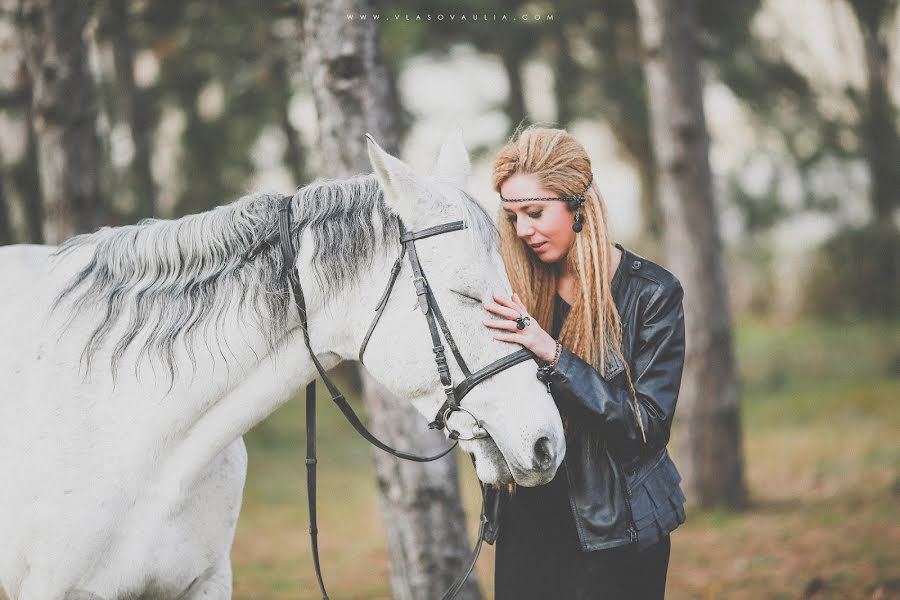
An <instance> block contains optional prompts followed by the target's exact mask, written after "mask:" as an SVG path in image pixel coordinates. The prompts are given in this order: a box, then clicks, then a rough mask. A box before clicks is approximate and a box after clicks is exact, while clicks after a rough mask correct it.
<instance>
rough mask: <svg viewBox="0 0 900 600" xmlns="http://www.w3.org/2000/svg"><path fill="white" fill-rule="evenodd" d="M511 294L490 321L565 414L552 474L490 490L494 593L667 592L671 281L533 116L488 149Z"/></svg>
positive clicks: (672, 510)
mask: <svg viewBox="0 0 900 600" xmlns="http://www.w3.org/2000/svg"><path fill="white" fill-rule="evenodd" d="M493 187H494V189H495V190H496V191H498V192H499V193H500V196H501V210H500V223H499V226H500V231H501V254H502V255H503V259H504V262H505V263H506V269H507V272H508V273H509V277H510V281H511V282H512V287H513V290H515V291H516V292H517V294H513V295H512V297H510V298H502V297H499V296H494V302H495V303H488V304H487V305H486V306H485V307H486V309H487V310H488V311H489V312H490V313H491V316H492V317H493V318H490V319H487V320H485V325H486V326H487V327H490V328H492V329H493V330H495V337H496V339H498V340H504V341H509V342H514V343H517V344H520V345H521V346H523V347H525V348H528V349H529V350H531V351H532V352H534V354H535V355H536V356H537V357H538V360H539V361H540V362H541V364H542V366H541V367H540V368H539V369H538V374H537V375H538V378H539V379H541V380H542V381H544V382H545V383H546V384H547V386H548V390H549V391H550V393H551V394H552V395H553V399H554V401H555V402H556V404H557V406H558V408H559V411H560V415H561V416H562V418H563V423H564V425H565V427H566V432H567V433H566V440H567V451H566V458H565V461H564V462H563V464H562V465H561V466H560V468H559V470H558V471H557V473H556V477H555V478H554V479H553V481H552V482H551V483H549V484H547V485H544V486H539V487H535V488H525V487H517V488H515V489H513V490H510V491H503V492H502V500H503V502H502V503H501V510H500V516H499V538H498V540H497V554H496V573H495V581H496V583H495V589H496V591H495V594H496V596H495V597H496V598H497V599H498V600H504V599H510V598H515V599H519V600H521V599H523V598H524V599H527V598H535V599H552V600H562V599H566V598H579V599H581V598H585V599H588V598H589V599H592V600H601V599H606V598H613V599H616V600H625V599H629V598H634V599H640V600H653V599H657V598H663V597H664V594H665V584H666V572H667V570H668V562H669V549H670V545H669V533H670V532H671V531H672V530H673V529H675V528H676V527H678V525H679V524H681V523H683V522H684V518H685V515H684V508H683V505H684V496H683V494H682V492H681V489H680V488H679V482H680V480H681V477H680V476H679V474H678V471H677V470H676V468H675V465H674V463H673V462H672V460H671V458H670V457H669V454H668V452H667V450H666V444H667V443H668V441H669V433H670V427H671V424H672V417H673V414H674V412H675V404H676V401H677V399H678V389H679V386H680V384H681V372H682V366H683V364H684V313H683V309H682V296H683V291H682V288H681V284H680V283H679V281H678V280H677V279H676V278H675V276H674V275H672V274H671V273H670V272H668V271H666V270H665V269H664V268H662V267H661V266H659V265H657V264H654V263H652V262H651V261H649V260H647V259H645V258H643V257H641V256H638V255H637V254H635V253H633V252H631V251H629V250H628V249H626V248H623V247H622V246H621V245H620V244H612V243H611V242H610V238H609V232H608V228H607V216H606V207H605V205H604V202H603V199H602V198H601V196H600V193H599V192H598V191H597V188H596V186H595V184H594V183H593V176H592V174H591V162H590V159H589V158H588V156H587V153H586V152H585V150H584V148H583V147H582V146H581V144H579V143H578V142H577V141H576V140H575V138H573V137H572V136H571V135H569V134H567V133H566V132H565V131H562V130H558V129H547V128H540V127H530V128H528V129H525V130H524V131H522V132H521V133H520V134H519V136H518V137H517V138H516V139H515V140H514V141H512V142H511V143H510V144H508V145H507V146H506V147H504V148H503V149H502V150H501V151H500V152H499V153H498V154H497V157H496V159H495V161H494V170H493Z"/></svg>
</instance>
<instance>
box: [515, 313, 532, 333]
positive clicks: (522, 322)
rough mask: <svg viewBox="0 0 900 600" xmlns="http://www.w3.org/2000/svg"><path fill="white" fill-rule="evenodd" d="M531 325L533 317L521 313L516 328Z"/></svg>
mask: <svg viewBox="0 0 900 600" xmlns="http://www.w3.org/2000/svg"><path fill="white" fill-rule="evenodd" d="M529 325H531V317H529V316H527V315H526V316H522V315H519V318H518V319H516V329H519V330H521V329H525V328H526V327H528V326H529Z"/></svg>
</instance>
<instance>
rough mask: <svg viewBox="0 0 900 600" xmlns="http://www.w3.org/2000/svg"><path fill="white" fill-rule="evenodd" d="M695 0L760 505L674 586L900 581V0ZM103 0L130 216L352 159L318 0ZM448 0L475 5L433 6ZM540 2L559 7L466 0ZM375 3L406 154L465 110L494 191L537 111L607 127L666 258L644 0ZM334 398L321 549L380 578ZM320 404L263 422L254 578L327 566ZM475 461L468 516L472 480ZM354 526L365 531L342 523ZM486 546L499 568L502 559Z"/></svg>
mask: <svg viewBox="0 0 900 600" xmlns="http://www.w3.org/2000/svg"><path fill="white" fill-rule="evenodd" d="M697 1H698V4H699V11H698V15H699V17H700V23H699V28H698V30H697V31H696V37H697V39H698V41H699V43H700V46H701V48H702V54H703V69H704V71H703V74H704V77H705V90H704V98H705V101H706V116H707V120H708V122H709V127H710V134H711V137H712V144H711V153H710V160H711V163H712V168H713V173H714V176H715V187H716V192H717V194H716V201H717V203H718V205H719V212H720V215H721V230H722V234H723V238H724V242H725V249H726V266H727V275H728V283H729V291H730V294H731V298H730V300H731V303H732V306H733V310H734V314H735V316H736V323H737V346H738V347H737V351H738V361H739V368H740V377H741V383H742V386H743V388H744V393H745V396H744V411H745V413H746V417H747V418H746V421H745V429H746V431H747V435H746V439H747V442H746V444H747V463H748V480H749V485H750V489H751V496H752V498H753V503H752V505H751V507H750V510H749V511H748V513H746V514H744V515H741V516H735V515H728V514H724V513H716V512H710V513H704V514H697V515H695V516H693V517H692V519H691V520H690V521H689V522H688V524H687V525H686V526H685V528H684V530H683V532H679V533H677V534H676V538H675V544H676V546H675V547H676V549H677V551H676V553H675V554H673V567H672V569H671V571H670V573H671V575H670V580H671V584H670V590H671V596H672V597H675V598H717V597H727V598H762V597H765V598H798V597H808V598H896V597H900V569H898V565H900V555H898V550H897V549H898V548H900V521H898V518H897V516H898V512H897V510H896V508H897V502H898V500H900V449H898V444H897V440H898V439H900V410H898V408H897V402H896V401H897V398H898V397H900V327H898V316H900V264H898V261H900V233H898V224H900V212H898V204H900V143H898V129H900V119H898V106H900V60H898V56H900V16H898V3H897V2H896V0H811V1H810V2H806V3H797V2H792V0H737V1H735V2H720V1H715V0H697ZM17 7H18V2H17V0H0V243H29V242H35V243H40V242H43V241H45V240H44V239H43V238H42V233H41V221H42V219H44V218H45V216H44V215H43V212H42V203H41V189H40V181H39V177H38V174H37V173H36V167H35V165H36V159H35V141H34V132H33V131H32V129H31V126H30V122H31V116H30V102H31V90H30V81H29V75H28V73H27V70H26V69H25V68H24V64H23V61H24V59H23V52H22V50H21V44H20V42H19V39H18V35H19V34H18V28H19V25H20V23H19V22H18V20H17V19H18V13H17V10H18V9H17ZM90 7H91V14H90V19H89V23H88V27H87V28H86V30H85V32H84V35H85V39H86V41H87V42H88V45H89V51H90V63H91V72H92V74H93V76H94V79H95V82H96V85H97V89H98V92H99V94H98V98H99V102H98V106H97V112H98V118H97V131H98V133H99V137H100V143H101V148H102V153H103V158H102V160H101V165H102V168H101V172H99V173H97V177H98V178H99V180H100V188H101V189H102V190H103V197H104V198H105V199H106V200H105V201H106V203H107V206H106V207H105V208H106V210H107V214H108V222H109V224H111V225H118V224H125V223H132V222H135V221H136V220H138V219H140V218H144V217H148V216H156V217H162V218H173V217H178V216H180V215H184V214H188V213H193V212H198V211H203V210H207V209H209V208H211V207H213V206H216V205H219V204H223V203H227V202H229V201H232V200H234V199H236V198H237V197H239V196H241V195H243V194H245V193H247V192H249V191H251V190H255V189H260V188H265V189H277V190H279V191H282V192H290V191H291V190H292V189H294V188H296V187H297V186H300V185H302V184H304V183H306V182H308V181H310V180H311V179H312V178H315V177H328V176H329V175H330V174H329V170H328V165H325V164H322V160H321V158H320V156H319V155H318V153H317V149H316V142H315V140H316V137H317V130H316V117H315V110H314V108H313V103H312V100H311V96H310V93H309V90H308V89H307V87H306V85H307V84H306V82H305V80H304V77H303V74H302V72H301V58H302V57H301V45H300V42H299V38H300V33H299V21H300V19H299V17H300V15H299V8H298V4H297V3H294V2H288V1H285V0H253V1H252V2H251V1H250V0H214V1H207V0H183V1H181V2H177V3H172V2H151V1H149V0H96V1H95V2H93V3H90ZM450 13H454V14H456V15H463V14H465V15H469V18H468V19H467V20H466V21H462V20H455V21H453V22H451V21H450V20H449V19H444V20H442V21H440V22H438V21H437V15H438V14H445V15H449V14H450ZM520 13H521V14H529V15H544V16H545V17H546V15H551V14H552V19H546V18H543V19H542V20H539V21H530V22H524V21H521V20H519V21H516V22H496V21H491V20H488V21H484V20H482V21H480V22H479V21H478V20H474V19H472V18H471V17H472V16H475V15H479V16H480V15H485V16H486V17H487V18H494V17H495V16H498V15H502V14H507V15H515V14H520ZM375 14H379V15H380V20H379V22H378V32H379V36H380V46H381V52H382V58H383V59H384V61H385V63H386V66H387V74H388V77H389V79H390V81H389V84H390V85H391V86H393V87H394V89H395V90H396V91H397V94H396V96H397V98H398V99H399V102H400V104H401V106H400V114H401V119H400V129H401V132H400V133H401V140H402V142H401V148H402V151H401V155H402V157H403V158H405V159H406V160H408V161H409V162H410V163H412V164H413V165H414V166H416V167H418V168H423V169H427V168H428V166H429V165H430V162H431V161H432V160H433V157H434V156H435V151H436V148H437V146H438V144H439V140H440V139H441V136H442V134H443V133H444V132H445V131H446V130H447V129H448V128H449V127H451V126H454V125H461V126H462V128H463V131H464V134H465V137H466V139H467V142H468V144H469V148H470V151H471V152H472V154H473V159H474V164H475V173H474V177H473V179H472V184H471V186H472V190H473V191H474V192H476V193H477V194H478V195H479V196H481V197H484V198H485V199H488V200H489V199H492V198H493V192H492V191H491V190H490V187H489V181H488V180H489V162H490V156H491V153H492V152H493V151H495V150H496V149H497V148H499V146H500V145H502V143H503V142H504V141H505V140H506V139H507V137H508V136H509V135H510V134H511V133H512V132H513V131H514V130H515V129H516V127H517V126H519V125H520V124H521V123H530V122H542V123H548V124H554V125H558V126H561V127H564V128H568V129H570V130H571V131H572V132H573V133H575V135H576V136H577V137H579V139H580V140H582V141H583V142H584V143H585V145H586V146H588V148H589V150H590V151H591V155H592V160H593V168H594V172H595V177H596V178H597V180H598V182H599V184H600V189H601V190H602V191H603V193H604V196H605V198H606V200H607V202H608V205H609V208H610V214H611V220H612V225H613V232H614V237H616V238H617V239H619V240H621V241H622V242H623V243H625V245H626V246H629V247H631V248H633V249H635V251H637V252H639V253H641V254H643V255H645V256H648V257H650V258H653V259H656V260H658V261H659V262H661V263H663V264H665V263H666V261H665V257H664V256H661V255H660V254H661V244H660V237H661V235H662V232H663V231H664V227H665V223H664V222H663V220H662V218H661V216H660V211H659V207H658V202H657V200H656V198H655V192H654V184H655V181H654V177H655V175H654V174H655V171H656V168H655V166H654V158H653V155H652V148H651V143H650V135H649V116H648V109H647V98H646V89H645V85H644V76H643V73H642V62H641V61H642V54H641V48H640V45H639V37H638V33H637V29H636V27H637V19H636V14H635V9H634V6H633V4H632V2H631V1H629V0H606V1H605V2H603V3H599V4H598V3H596V2H588V1H586V0H584V1H582V0H568V1H566V2H556V3H551V2H520V1H517V0H495V1H493V2H489V3H486V2H476V1H474V0H460V1H458V2H454V3H453V8H452V10H451V9H444V10H438V9H436V8H434V7H433V6H432V3H429V2H425V1H424V0H420V1H414V0H396V1H382V0H379V1H377V2H373V7H372V9H371V11H370V14H369V15H368V18H370V19H371V18H373V15H375ZM429 14H430V15H432V17H433V20H432V21H417V20H415V17H416V16H417V15H419V16H422V17H424V16H425V15H429ZM395 15H396V16H397V17H399V18H395ZM356 18H358V16H357V17H356ZM347 143H359V144H362V143H363V140H347ZM324 412H325V413H326V415H325V416H324V417H323V419H324V423H323V436H322V437H323V439H324V440H325V442H324V443H323V446H324V448H323V449H322V455H323V456H326V457H328V458H326V459H325V460H324V461H323V462H325V463H326V464H324V465H323V469H322V471H323V479H324V480H323V482H322V484H321V489H322V490H323V491H322V492H321V493H322V494H323V495H324V494H340V495H341V503H340V504H337V505H336V508H335V509H334V510H332V511H328V510H326V511H325V514H323V515H322V518H321V522H322V528H323V531H326V532H330V533H325V534H324V537H323V541H322V547H323V556H324V557H325V558H324V559H323V560H324V562H325V564H326V565H328V568H330V569H333V571H332V572H334V573H337V572H342V573H351V574H352V575H351V576H348V577H347V578H346V579H345V580H344V581H339V580H337V579H332V580H333V581H339V583H338V584H337V585H338V586H341V585H343V586H344V590H345V592H346V595H354V597H370V598H376V597H384V596H385V594H386V593H387V592H386V590H387V589H388V587H387V586H388V584H387V575H386V569H387V563H386V554H385V550H384V542H383V535H382V533H383V532H382V531H381V530H380V528H379V524H378V519H377V515H376V512H375V507H374V498H375V490H374V480H373V479H372V478H371V477H370V476H369V475H368V471H369V470H370V457H369V455H368V451H367V450H366V449H365V447H364V446H363V445H362V442H360V441H359V440H356V439H355V438H353V437H352V432H349V431H348V428H347V427H345V426H344V425H343V424H341V423H339V422H338V420H337V419H338V418H337V416H335V415H331V417H334V420H333V421H329V419H330V418H331V417H329V416H328V414H329V413H330V412H332V411H324ZM299 413H300V407H299V404H298V403H293V404H292V405H289V406H288V407H286V408H285V409H284V410H283V411H280V412H279V413H278V414H277V415H276V416H275V417H273V418H272V419H269V420H267V421H266V422H264V423H263V424H261V425H260V426H259V427H258V428H256V429H255V430H254V431H253V432H251V434H250V435H248V438H247V439H248V444H249V446H250V449H251V467H250V478H249V479H248V487H247V492H246V497H245V509H244V512H243V513H242V519H241V523H240V526H239V532H238V539H237V541H236V544H235V580H236V594H235V595H236V597H242V598H296V597H298V596H297V595H296V592H295V590H296V586H297V585H298V584H300V585H302V587H303V589H306V590H309V591H310V592H311V591H312V590H314V589H315V585H314V583H313V580H312V578H311V575H312V570H311V567H310V566H309V562H308V556H307V552H308V551H307V550H306V543H307V542H306V538H305V537H304V529H303V527H304V519H305V513H304V512H303V508H302V506H303V505H304V502H303V501H302V498H303V495H302V461H300V459H299V453H298V449H299V448H301V447H302V430H303V429H302V427H303V424H302V416H301V415H300V414H299ZM329 463H330V464H329ZM348 481H352V482H354V483H353V485H349V484H348ZM465 485H467V486H469V487H468V488H467V494H468V496H467V498H468V503H469V504H468V509H469V513H470V515H471V514H472V513H473V512H475V508H474V503H475V502H476V498H477V493H476V491H475V488H474V487H472V486H473V485H474V484H473V482H472V481H466V483H465ZM348 514H353V515H356V517H355V518H353V519H349V518H348V517H347V515H348ZM361 523H362V524H361ZM294 525H296V527H294ZM351 537H355V538H356V539H359V540H360V542H359V543H358V544H352V545H350V546H348V545H346V544H343V543H342V540H348V539H350V538H351ZM488 556H489V552H488ZM360 564H367V565H372V567H371V568H365V569H360V568H359V565H360ZM479 572H480V574H481V576H482V580H483V583H484V589H485V590H489V589H490V562H489V559H488V560H486V561H483V562H482V564H481V565H480V566H479ZM326 576H327V573H326ZM338 589H340V588H338ZM308 597H310V598H312V597H315V595H314V594H311V595H309V596H308Z"/></svg>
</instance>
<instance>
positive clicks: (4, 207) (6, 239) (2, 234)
mask: <svg viewBox="0 0 900 600" xmlns="http://www.w3.org/2000/svg"><path fill="white" fill-rule="evenodd" d="M3 179H4V177H3V169H2V168H0V246H5V245H7V244H14V243H15V239H13V231H12V224H11V223H10V222H9V206H8V204H7V202H6V190H5V189H4V187H3Z"/></svg>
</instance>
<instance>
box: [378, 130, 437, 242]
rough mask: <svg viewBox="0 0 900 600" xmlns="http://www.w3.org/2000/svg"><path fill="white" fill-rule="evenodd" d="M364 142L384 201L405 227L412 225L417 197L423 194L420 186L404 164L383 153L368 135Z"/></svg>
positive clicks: (410, 170) (417, 201)
mask: <svg viewBox="0 0 900 600" xmlns="http://www.w3.org/2000/svg"><path fill="white" fill-rule="evenodd" d="M366 142H368V152H369V162H370V163H372V169H373V170H374V171H375V176H376V177H378V181H379V183H381V188H382V189H383V190H384V199H385V200H386V201H387V203H388V206H390V207H391V210H393V211H394V212H395V213H396V214H397V215H398V216H399V217H400V218H401V219H402V220H403V221H404V222H405V223H407V225H410V224H412V223H413V222H414V216H415V214H416V206H417V205H418V203H419V196H420V195H422V194H423V193H424V189H423V187H422V185H421V184H420V183H419V182H418V180H417V178H416V175H415V174H414V173H413V171H412V169H410V168H409V166H408V165H407V164H406V163H405V162H403V161H402V160H400V159H399V158H396V157H394V156H391V155H390V154H388V153H387V152H385V151H384V150H383V149H382V148H381V146H379V145H378V143H377V142H375V138H373V137H372V136H371V135H370V134H368V133H367V134H366Z"/></svg>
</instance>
